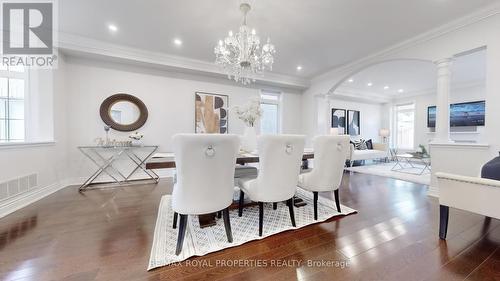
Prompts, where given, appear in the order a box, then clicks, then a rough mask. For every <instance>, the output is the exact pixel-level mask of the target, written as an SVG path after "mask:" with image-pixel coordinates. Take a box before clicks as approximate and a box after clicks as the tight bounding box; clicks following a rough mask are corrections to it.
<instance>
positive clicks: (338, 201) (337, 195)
mask: <svg viewBox="0 0 500 281" xmlns="http://www.w3.org/2000/svg"><path fill="white" fill-rule="evenodd" d="M333 193H334V194H335V205H337V212H339V213H340V212H341V210H340V196H339V190H338V189H336V190H335V191H333Z"/></svg>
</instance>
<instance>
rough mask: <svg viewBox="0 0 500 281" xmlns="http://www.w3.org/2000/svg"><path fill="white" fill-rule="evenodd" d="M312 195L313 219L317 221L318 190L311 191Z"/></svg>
mask: <svg viewBox="0 0 500 281" xmlns="http://www.w3.org/2000/svg"><path fill="white" fill-rule="evenodd" d="M313 197H314V200H313V203H314V220H315V221H317V220H318V192H317V191H313Z"/></svg>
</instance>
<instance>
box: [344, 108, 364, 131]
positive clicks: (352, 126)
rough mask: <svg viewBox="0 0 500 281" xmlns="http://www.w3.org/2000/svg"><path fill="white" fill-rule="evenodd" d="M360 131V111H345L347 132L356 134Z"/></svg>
mask: <svg viewBox="0 0 500 281" xmlns="http://www.w3.org/2000/svg"><path fill="white" fill-rule="evenodd" d="M360 133H361V126H360V113H359V111H357V110H348V111H347V134H348V135H350V136H358V135H360Z"/></svg>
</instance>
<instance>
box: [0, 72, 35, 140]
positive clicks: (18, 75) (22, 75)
mask: <svg viewBox="0 0 500 281" xmlns="http://www.w3.org/2000/svg"><path fill="white" fill-rule="evenodd" d="M0 78H7V79H22V80H23V81H24V97H23V99H15V98H14V99H12V100H22V101H23V102H24V119H14V118H8V117H9V110H8V109H7V112H6V118H5V119H3V120H23V121H24V139H23V140H11V139H8V140H5V141H0V144H2V145H8V144H20V143H28V144H29V143H30V142H29V141H28V132H29V129H28V126H29V122H28V120H30V119H29V118H30V110H29V109H30V106H29V105H30V98H29V93H30V70H29V69H28V68H25V69H24V72H17V71H10V70H5V69H0ZM7 81H8V80H7ZM7 87H8V86H7ZM7 91H8V89H7ZM8 95H9V93H7V98H6V100H7V105H6V106H7V107H8V106H9V100H10V98H9V96H8ZM6 132H7V136H9V134H10V132H9V127H8V126H7V127H6Z"/></svg>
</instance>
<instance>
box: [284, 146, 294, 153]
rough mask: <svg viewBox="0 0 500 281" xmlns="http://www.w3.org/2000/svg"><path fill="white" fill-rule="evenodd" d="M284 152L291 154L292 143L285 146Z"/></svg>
mask: <svg viewBox="0 0 500 281" xmlns="http://www.w3.org/2000/svg"><path fill="white" fill-rule="evenodd" d="M285 152H286V153H287V154H292V152H293V145H291V144H287V145H286V147H285Z"/></svg>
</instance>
